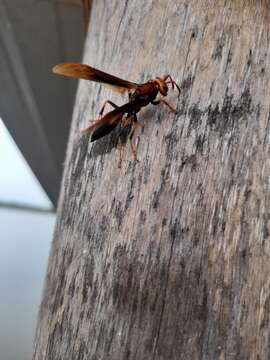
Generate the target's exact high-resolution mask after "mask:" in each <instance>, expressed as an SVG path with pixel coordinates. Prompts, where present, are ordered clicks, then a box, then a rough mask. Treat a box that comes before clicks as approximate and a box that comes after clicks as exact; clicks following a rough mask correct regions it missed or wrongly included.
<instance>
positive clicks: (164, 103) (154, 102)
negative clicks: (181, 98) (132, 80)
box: [151, 99, 176, 113]
mask: <svg viewBox="0 0 270 360" xmlns="http://www.w3.org/2000/svg"><path fill="white" fill-rule="evenodd" d="M151 103H152V104H153V105H166V106H168V108H169V109H170V110H171V111H172V112H174V113H176V109H175V108H173V107H172V106H171V105H170V104H169V103H167V101H165V100H163V99H162V100H157V101H151Z"/></svg>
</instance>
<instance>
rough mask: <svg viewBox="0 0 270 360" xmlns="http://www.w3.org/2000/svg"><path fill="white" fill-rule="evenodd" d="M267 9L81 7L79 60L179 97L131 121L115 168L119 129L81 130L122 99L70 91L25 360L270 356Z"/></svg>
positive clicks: (191, 1) (244, 4) (189, 4)
mask: <svg viewBox="0 0 270 360" xmlns="http://www.w3.org/2000/svg"><path fill="white" fill-rule="evenodd" d="M265 4H266V3H265V2H264V1H216V0H211V1H209V0H200V1H198V0H181V1H179V0H171V1H169V2H168V1H163V0H152V1H151V2H149V1H148V0H138V1H119V0H110V1H109V0H105V2H104V1H95V2H94V3H93V8H92V16H91V27H90V28H89V32H88V36H87V39H86V46H85V54H84V59H83V61H84V62H86V63H88V64H92V65H93V66H96V67H98V68H100V69H102V70H105V71H108V72H110V73H112V74H115V75H118V76H121V77H123V78H126V79H129V80H131V81H135V82H143V81H146V80H148V79H149V78H151V77H154V76H160V75H164V74H168V73H170V74H171V75H172V77H173V78H174V79H175V81H176V82H177V83H178V84H180V87H181V91H182V93H181V97H180V98H179V99H178V98H177V96H176V95H177V93H176V92H173V91H172V90H171V89H170V96H169V98H168V101H170V103H172V104H174V106H176V108H177V113H176V114H172V113H171V112H169V111H168V110H167V109H165V108H160V109H158V108H157V107H154V106H148V108H146V109H144V110H142V111H141V112H140V113H139V121H140V122H141V123H142V124H143V125H144V128H143V131H142V132H141V134H140V136H139V138H138V139H137V140H136V146H137V149H138V158H139V160H140V161H139V162H133V161H132V159H131V158H130V155H129V154H128V150H126V151H125V154H124V161H123V168H122V169H121V170H119V169H118V168H117V166H116V157H117V149H116V147H115V143H116V133H113V134H111V135H110V136H107V137H105V138H103V139H101V140H100V141H98V142H96V143H91V142H90V140H89V138H88V137H86V136H84V135H82V134H81V133H80V129H82V128H83V127H85V126H86V125H87V124H88V122H89V119H94V118H96V116H97V115H98V112H99V109H100V106H101V104H102V103H103V101H104V100H105V99H108V98H109V99H111V100H112V101H113V102H115V103H116V104H118V105H120V104H122V103H124V102H126V101H127V98H121V97H120V96H119V95H118V94H113V93H111V92H110V91H109V90H107V89H106V88H104V87H100V85H98V84H93V83H89V82H86V81H83V80H82V81H81V83H80V85H79V90H78V94H77V102H76V106H75V109H74V117H73V125H72V130H71V134H70V141H69V147H68V152H67V158H66V163H65V174H64V181H63V186H62V191H61V199H60V204H59V212H58V221H57V226H56V231H55V237H54V241H53V246H52V251H51V255H50V260H49V264H48V273H47V278H46V286H45V289H44V294H43V301H42V304H41V308H40V315H39V322H38V327H37V333H36V340H35V350H34V360H41V359H42V360H45V359H80V360H82V359H91V360H94V359H110V360H126V359H130V360H131V359H132V360H135V359H136V360H138V359H139V360H144V359H145V360H146V359H147V360H149V359H153V360H168V359H170V360H179V359H185V360H193V359H211V360H214V359H261V360H267V359H269V358H270V346H269V339H270V326H269V306H270V305H269V304H270V281H269V279H270V265H269V254H270V246H269V244H270V238H269V233H270V222H269V218H270V217H269V208H270V192H269V179H270V163H269V154H270V116H269V112H270V97H269V88H270V77H269V74H270V61H269V59H270V36H269V35H270V22H269V21H268V19H267V17H268V9H267V8H266V6H265ZM63 81H69V79H65V80H63Z"/></svg>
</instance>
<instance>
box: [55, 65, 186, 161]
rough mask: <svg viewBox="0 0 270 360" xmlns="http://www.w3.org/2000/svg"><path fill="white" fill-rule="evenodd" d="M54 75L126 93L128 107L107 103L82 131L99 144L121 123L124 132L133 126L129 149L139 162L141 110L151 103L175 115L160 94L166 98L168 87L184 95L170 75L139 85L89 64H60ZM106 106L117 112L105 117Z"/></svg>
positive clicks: (118, 141) (120, 137) (126, 105)
mask: <svg viewBox="0 0 270 360" xmlns="http://www.w3.org/2000/svg"><path fill="white" fill-rule="evenodd" d="M53 72H54V73H56V74H60V75H64V76H70V77H75V78H79V79H85V80H91V81H95V82H98V83H102V84H104V85H107V86H109V87H111V88H112V89H113V90H114V91H117V92H119V93H125V92H127V94H128V98H129V101H128V102H127V103H126V104H124V105H121V106H118V105H116V104H115V103H113V102H112V101H110V100H106V101H105V102H104V104H103V106H102V107H101V110H100V112H99V117H98V119H97V120H95V121H93V122H92V123H91V124H90V125H89V126H88V127H87V128H85V129H83V130H82V132H83V133H85V134H91V141H96V140H98V139H100V138H102V137H103V136H106V135H108V134H109V133H110V132H111V131H113V130H114V129H115V128H116V127H117V125H118V124H119V123H121V129H124V128H125V127H127V126H130V129H131V130H130V133H129V135H128V139H129V147H130V151H131V154H132V156H133V159H134V160H135V161H138V158H137V151H136V149H135V146H134V144H133V141H132V140H133V137H134V134H135V131H136V129H137V128H138V125H139V123H138V120H137V113H138V112H139V111H140V110H141V108H142V107H144V106H147V105H148V104H150V103H151V104H153V105H165V106H167V107H168V108H169V109H170V111H172V112H174V113H175V112H176V110H175V109H174V108H173V107H172V106H171V105H170V104H169V103H168V102H167V101H165V100H164V99H162V98H157V96H158V95H159V94H160V95H162V96H163V97H165V96H167V94H168V85H169V84H170V85H171V87H172V89H174V87H176V88H177V90H178V93H179V95H180V92H181V91H180V88H179V86H178V85H177V84H176V82H175V81H174V80H173V79H172V77H171V75H166V76H164V77H155V78H154V79H150V80H148V81H147V82H146V83H143V84H136V83H134V82H130V81H127V80H123V79H120V78H118V77H116V76H114V75H110V74H108V73H105V72H103V71H101V70H98V69H95V68H93V67H91V66H89V65H84V64H80V63H63V64H58V65H56V66H54V67H53ZM107 104H109V105H111V106H112V107H113V108H114V110H112V111H110V112H108V113H107V114H106V115H104V116H103V113H104V110H105V107H106V105H107ZM121 135H122V134H121V131H120V135H119V136H118V139H117V147H118V149H119V159H118V162H117V165H118V167H119V168H121V167H122V147H123V145H122V143H123V141H122V136H121Z"/></svg>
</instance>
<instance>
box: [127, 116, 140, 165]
mask: <svg viewBox="0 0 270 360" xmlns="http://www.w3.org/2000/svg"><path fill="white" fill-rule="evenodd" d="M140 126H141V124H140V123H138V121H137V116H136V114H134V115H133V123H132V129H131V132H130V133H129V137H128V142H129V149H130V152H131V154H132V157H133V160H134V161H139V160H138V157H137V150H136V149H135V146H134V144H133V142H132V139H133V136H134V134H135V132H136V131H137V129H138V127H140Z"/></svg>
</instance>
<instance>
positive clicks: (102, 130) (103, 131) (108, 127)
mask: <svg viewBox="0 0 270 360" xmlns="http://www.w3.org/2000/svg"><path fill="white" fill-rule="evenodd" d="M117 124H118V122H117V121H115V122H114V123H113V124H103V125H101V126H99V127H98V128H96V129H95V130H94V131H93V133H92V136H91V142H93V141H96V140H98V139H100V138H102V137H103V136H106V135H108V134H109V133H110V132H111V131H113V129H115V128H116V126H117Z"/></svg>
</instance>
